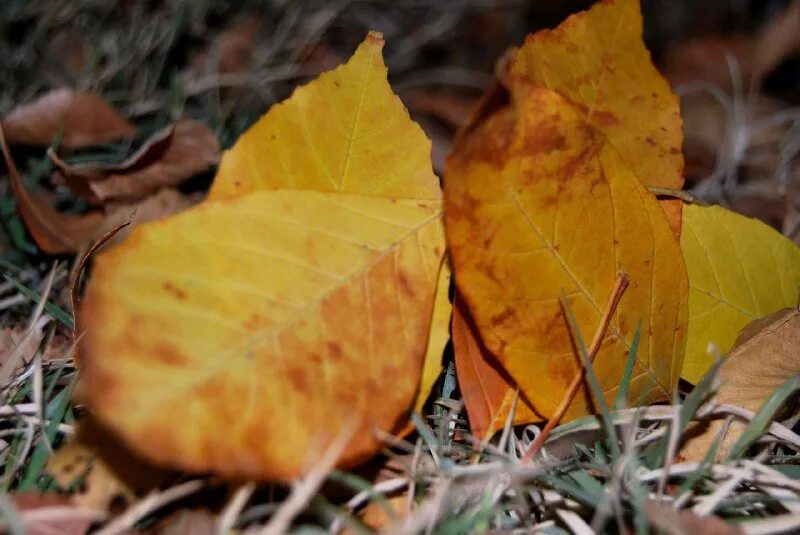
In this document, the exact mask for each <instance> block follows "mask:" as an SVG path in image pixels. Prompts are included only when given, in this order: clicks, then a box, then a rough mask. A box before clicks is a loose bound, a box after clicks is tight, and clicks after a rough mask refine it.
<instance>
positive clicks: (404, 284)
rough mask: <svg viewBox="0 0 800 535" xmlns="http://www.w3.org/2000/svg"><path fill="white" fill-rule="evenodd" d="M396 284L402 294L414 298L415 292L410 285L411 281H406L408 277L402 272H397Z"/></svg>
mask: <svg viewBox="0 0 800 535" xmlns="http://www.w3.org/2000/svg"><path fill="white" fill-rule="evenodd" d="M397 282H398V283H399V285H400V289H401V290H403V293H404V294H406V295H407V296H409V297H414V295H415V294H416V292H415V291H414V287H413V286H412V285H411V281H409V280H408V276H407V275H406V273H405V272H404V271H402V270H400V271H398V272H397Z"/></svg>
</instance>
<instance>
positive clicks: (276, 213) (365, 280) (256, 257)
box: [80, 190, 444, 479]
mask: <svg viewBox="0 0 800 535" xmlns="http://www.w3.org/2000/svg"><path fill="white" fill-rule="evenodd" d="M440 211H441V206H440V203H439V202H438V201H418V200H406V199H399V200H392V199H383V198H379V197H365V196H359V195H347V194H338V193H323V192H315V191H300V190H267V191H260V192H255V193H252V194H250V195H247V196H243V197H241V198H239V199H237V200H236V201H235V202H224V203H219V202H218V203H206V204H203V205H200V206H198V207H196V208H194V209H193V210H190V211H188V212H184V213H182V214H180V215H177V216H174V217H172V218H170V219H168V220H161V221H157V222H154V223H150V224H146V225H143V226H140V227H138V228H137V229H136V230H134V231H133V232H132V233H131V236H130V237H129V238H128V239H127V240H126V241H125V242H123V243H122V244H121V245H120V246H118V247H116V248H114V249H112V250H110V251H108V252H106V253H104V254H101V255H99V256H98V258H97V259H96V261H95V268H94V273H93V275H92V279H91V281H90V283H89V288H88V291H87V296H86V298H85V300H84V302H83V305H82V307H81V310H80V318H81V329H85V331H86V334H85V336H84V338H83V340H82V342H81V361H82V363H83V365H84V368H83V374H84V375H83V378H84V380H85V381H86V382H87V384H88V385H89V388H88V389H87V390H88V392H89V393H88V401H89V405H90V406H91V407H92V408H93V409H94V411H95V413H96V414H97V415H98V416H99V417H100V418H101V420H102V421H104V422H105V423H107V424H108V425H109V426H111V427H112V428H113V429H115V430H116V431H117V432H119V433H120V434H121V435H122V436H123V437H124V438H125V439H126V440H127V441H128V442H129V443H130V444H131V445H132V446H133V447H134V448H135V449H136V450H137V451H139V452H140V453H142V454H143V455H145V456H147V457H148V458H151V459H154V460H156V461H158V462H160V463H165V464H167V463H170V464H176V465H177V466H180V467H183V468H186V469H189V470H193V471H205V470H214V471H216V472H220V473H223V474H226V475H229V476H246V477H251V478H262V479H263V478H268V479H269V478H290V477H294V476H296V475H298V474H300V473H302V471H303V469H304V468H305V467H306V463H307V462H309V461H311V460H312V459H313V458H314V454H315V450H316V448H314V447H313V444H314V443H315V441H317V440H331V439H333V438H334V437H335V436H336V435H337V434H338V431H339V430H340V429H341V427H342V426H343V425H344V424H345V423H346V421H347V420H348V419H349V418H359V419H360V421H361V422H362V425H361V430H360V432H359V433H356V435H355V437H354V439H353V442H352V443H351V445H350V447H349V448H348V449H347V453H346V457H345V458H344V459H343V464H345V465H352V464H354V463H357V462H359V461H361V460H363V459H365V458H366V457H368V456H370V455H372V454H373V453H374V452H375V451H376V450H377V449H378V448H379V447H380V443H379V442H378V441H377V440H376V439H375V438H374V437H373V435H372V433H371V432H370V429H371V428H372V427H373V425H376V426H378V427H380V428H381V429H383V430H386V431H391V430H394V429H396V428H398V423H402V424H404V423H405V422H404V419H405V417H406V415H407V412H408V409H409V408H410V407H411V405H412V403H413V401H414V396H415V395H416V393H417V388H418V385H419V374H420V369H421V367H422V361H423V357H424V353H425V348H426V344H427V340H428V329H429V327H430V317H431V312H430V311H431V307H432V304H433V297H434V290H435V285H436V278H437V272H438V269H439V265H440V263H441V258H442V256H441V255H442V250H443V248H444V243H443V242H444V238H443V233H442V228H441V222H440ZM175 244H180V247H179V248H178V249H176V248H175V247H176V245H175ZM166 253H170V254H166ZM109 355H113V356H114V358H113V359H110V358H108V356H109ZM266 414H268V415H269V417H268V418H264V415H266ZM185 421H192V422H195V424H194V425H193V426H192V427H191V429H190V428H187V427H186V426H182V425H178V424H179V423H180V422H185ZM232 424H233V425H232ZM222 428H225V437H226V438H225V440H219V432H220V429H222Z"/></svg>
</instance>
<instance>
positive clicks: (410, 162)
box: [209, 33, 439, 200]
mask: <svg viewBox="0 0 800 535" xmlns="http://www.w3.org/2000/svg"><path fill="white" fill-rule="evenodd" d="M382 49H383V38H382V37H381V36H380V34H376V33H370V35H369V36H368V37H367V40H366V41H364V43H362V44H361V46H359V47H358V49H357V50H356V52H355V53H354V54H353V57H352V58H350V61H348V62H347V63H346V64H344V65H342V66H341V67H338V68H337V69H334V70H332V71H329V72H327V73H324V74H322V75H320V76H319V77H318V78H317V79H316V80H315V81H314V82H313V83H311V84H308V85H306V86H303V87H300V88H298V89H296V90H295V92H294V94H292V96H291V97H290V98H289V99H288V100H286V101H284V102H282V103H280V104H277V105H276V106H273V107H272V109H270V111H269V112H268V113H266V114H265V115H264V116H263V117H261V119H259V120H258V122H256V124H254V125H253V126H252V127H250V128H249V129H248V130H247V132H245V133H244V134H243V135H242V136H241V137H240V138H239V139H238V140H237V141H236V144H235V145H234V146H233V148H232V149H230V150H228V151H225V152H224V153H223V155H222V162H221V163H220V168H219V171H218V173H217V176H216V178H215V179H214V183H213V184H212V186H211V192H210V193H209V199H212V200H214V199H223V198H231V197H237V196H240V195H243V194H245V193H248V192H251V191H256V190H259V189H263V188H295V189H302V188H308V189H316V190H321V191H340V192H342V193H358V194H362V195H372V196H379V197H402V198H406V199H430V198H435V197H436V196H438V195H439V185H438V182H437V181H436V180H434V179H433V178H435V175H434V174H433V171H432V170H431V162H430V142H429V141H428V140H427V139H425V143H426V145H427V147H426V150H415V151H411V152H409V151H406V150H405V149H404V148H403V147H405V146H407V145H415V146H416V145H418V144H419V143H420V141H419V140H420V138H423V139H424V134H423V133H422V130H421V129H420V127H419V126H418V125H417V124H416V123H414V122H412V121H410V120H409V116H408V111H407V110H406V109H405V107H404V106H403V104H402V102H400V99H399V98H398V97H397V95H395V94H394V93H392V90H391V87H390V86H389V82H388V81H387V79H386V66H385V65H384V63H383V58H382V55H381V50H382ZM376 173H380V174H381V177H382V179H381V180H375V178H374V177H375V174H376Z"/></svg>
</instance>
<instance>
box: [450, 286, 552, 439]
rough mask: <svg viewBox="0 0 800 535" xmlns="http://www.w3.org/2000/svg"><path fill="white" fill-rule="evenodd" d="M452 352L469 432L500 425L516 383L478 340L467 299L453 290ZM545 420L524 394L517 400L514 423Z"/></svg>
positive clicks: (488, 432) (482, 434)
mask: <svg viewBox="0 0 800 535" xmlns="http://www.w3.org/2000/svg"><path fill="white" fill-rule="evenodd" d="M452 337H453V352H454V354H455V365H456V373H457V375H458V384H459V385H461V395H462V397H463V398H464V404H465V405H466V409H467V415H468V416H469V424H470V429H471V431H472V435H473V436H475V437H476V438H478V439H479V440H484V439H487V438H489V437H491V436H492V435H493V434H494V433H495V432H496V431H498V430H500V429H502V428H503V426H504V425H505V422H506V418H507V417H508V413H509V411H510V410H511V406H512V405H513V399H514V394H515V393H516V386H514V385H515V383H514V381H513V380H512V379H511V377H509V376H508V374H507V373H506V371H505V370H503V368H502V366H501V365H500V364H499V363H498V362H497V361H496V360H495V359H494V357H493V356H492V355H491V353H490V352H489V350H488V349H486V347H485V346H484V345H483V343H482V342H481V341H480V338H479V335H478V331H477V328H476V327H475V324H474V322H473V320H472V318H470V317H469V311H468V310H467V307H466V303H464V300H463V298H461V297H460V296H459V295H458V294H456V297H455V301H454V306H453V324H452ZM541 420H544V417H543V416H542V415H540V414H536V413H535V412H534V410H533V409H532V408H531V407H530V405H529V404H528V403H527V402H526V401H525V399H524V398H523V397H520V399H518V401H517V407H516V411H515V413H514V420H513V424H514V425H518V424H524V423H531V422H538V421H541Z"/></svg>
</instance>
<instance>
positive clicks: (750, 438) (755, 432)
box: [727, 373, 800, 461]
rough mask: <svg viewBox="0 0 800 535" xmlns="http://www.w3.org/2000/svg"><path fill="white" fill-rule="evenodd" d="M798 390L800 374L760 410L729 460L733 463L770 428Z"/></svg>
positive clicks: (786, 383) (781, 388)
mask: <svg viewBox="0 0 800 535" xmlns="http://www.w3.org/2000/svg"><path fill="white" fill-rule="evenodd" d="M798 389H800V373H798V374H796V375H795V376H794V377H792V378H791V379H789V380H788V381H786V382H784V383H783V384H782V385H781V386H780V387H778V389H777V390H775V392H773V393H772V395H771V396H770V397H769V398H767V400H766V401H765V402H764V403H763V404H762V405H761V408H760V409H758V412H757V413H756V415H755V417H754V418H753V419H752V421H751V422H750V423H749V424H747V427H745V429H744V431H742V434H741V436H740V437H739V440H737V441H736V443H735V444H734V445H733V447H732V448H731V451H730V453H728V457H727V460H728V461H732V460H735V459H738V458H739V457H741V456H742V454H743V453H744V452H745V451H746V450H747V448H748V447H749V446H750V444H752V443H753V442H755V441H756V440H757V439H758V438H759V437H760V436H761V435H762V434H763V433H764V431H765V430H766V429H767V427H769V424H770V423H771V422H772V420H773V419H774V418H775V414H776V413H777V412H778V410H779V409H780V408H781V407H782V406H783V404H784V403H786V400H787V399H789V397H790V396H792V395H793V394H794V393H795V392H796V391H797V390H798Z"/></svg>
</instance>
